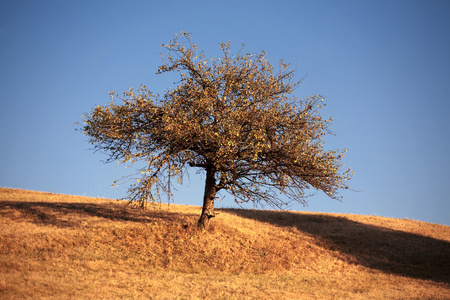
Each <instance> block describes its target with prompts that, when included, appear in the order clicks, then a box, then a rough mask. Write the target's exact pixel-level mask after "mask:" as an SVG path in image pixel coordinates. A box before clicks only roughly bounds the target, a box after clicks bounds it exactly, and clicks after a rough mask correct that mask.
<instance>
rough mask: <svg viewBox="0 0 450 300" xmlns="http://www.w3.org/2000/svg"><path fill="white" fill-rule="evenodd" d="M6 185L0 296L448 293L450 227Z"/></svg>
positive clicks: (0, 191)
mask: <svg viewBox="0 0 450 300" xmlns="http://www.w3.org/2000/svg"><path fill="white" fill-rule="evenodd" d="M199 214H200V207H195V206H185V205H173V204H171V205H170V206H168V205H167V204H163V205H161V206H158V208H157V209H147V210H146V211H142V210H140V209H135V208H132V207H131V206H124V205H123V203H120V202H118V201H115V200H108V199H99V198H87V197H77V196H68V195H59V194H50V193H42V192H32V191H25V190H16V189H6V188H0V298H1V299H20V298H33V299H36V298H54V299H64V298H65V299H67V298H78V299H79V298H95V299H111V298H147V299H201V298H211V299H349V298H350V299H450V227H449V226H443V225H437V224H430V223H424V222H418V221H412V220H400V219H390V218H382V217H375V216H361V215H344V214H323V213H303V212H280V211H257V210H237V209H220V210H219V215H218V216H217V217H216V218H215V219H214V223H213V228H212V230H211V231H209V232H203V233H202V232H199V231H198V230H197V229H196V226H195V223H196V221H197V218H198V216H199Z"/></svg>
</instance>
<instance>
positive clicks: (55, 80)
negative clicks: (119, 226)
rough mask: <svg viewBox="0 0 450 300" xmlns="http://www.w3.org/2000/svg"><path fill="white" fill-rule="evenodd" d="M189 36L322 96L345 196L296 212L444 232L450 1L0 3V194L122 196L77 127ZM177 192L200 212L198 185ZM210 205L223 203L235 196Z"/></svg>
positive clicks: (111, 170)
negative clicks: (267, 65)
mask: <svg viewBox="0 0 450 300" xmlns="http://www.w3.org/2000/svg"><path fill="white" fill-rule="evenodd" d="M180 31H187V32H191V33H192V39H193V41H194V42H195V43H196V44H198V45H199V48H200V49H204V50H205V52H206V55H207V56H213V55H216V56H218V55H220V48H219V46H218V43H219V42H226V41H231V42H232V46H233V45H234V47H233V50H238V49H239V48H240V44H241V43H245V44H246V50H247V51H249V52H259V51H261V50H264V51H266V52H267V53H268V57H269V59H270V61H271V62H272V63H273V64H274V65H277V62H278V60H279V59H284V60H285V61H286V62H290V63H291V64H292V66H293V67H294V68H295V69H296V70H297V76H298V77H297V78H298V79H300V78H302V77H303V76H304V75H305V74H306V73H308V76H307V77H306V78H305V79H304V80H303V84H302V86H301V87H300V88H298V89H297V90H296V96H298V97H300V98H302V97H306V96H309V95H312V94H322V95H324V96H326V101H327V106H326V109H325V110H324V111H323V113H325V114H327V115H330V116H333V117H334V118H335V122H334V124H333V127H332V128H333V130H334V131H336V132H337V134H336V136H335V137H330V138H329V139H327V142H328V144H327V145H326V147H327V148H348V149H349V151H348V153H347V155H346V156H345V157H344V160H345V163H346V166H347V167H350V168H352V169H354V170H355V176H354V177H353V179H352V180H351V181H350V184H351V186H352V187H353V188H354V189H355V190H358V191H359V192H350V191H346V192H343V193H342V194H341V195H342V196H344V199H343V202H338V201H335V200H332V199H329V198H327V197H326V196H325V195H324V194H322V193H318V194H317V195H316V196H314V197H312V198H310V199H309V206H307V207H302V206H301V205H294V206H293V207H292V209H295V210H306V211H320V212H342V213H356V214H368V215H380V216H387V217H396V218H411V219H415V220H421V221H428V222H434V223H440V224H447V225H450V201H449V200H450V196H449V195H450V193H449V185H450V163H449V161H450V160H449V154H450V134H449V129H450V1H447V0H444V1H436V0H431V1H425V0H423V1H413V0H406V1H402V0H397V1H383V0H377V1H361V0H357V1H320V0H319V1H313V0H310V1H262V0H258V1H242V0H238V1H234V0H233V1H206V0H205V1H195V0H192V1H133V0H127V1H111V0H108V1H80V0H77V1H48V0H44V1H13V0H4V1H1V2H0V143H1V144H0V186H3V187H12V188H23V189H31V190H39V191H49V192H50V191H51V192H57V193H67V194H73V195H87V196H102V197H111V198H120V197H122V196H124V195H125V191H126V186H122V187H119V188H111V187H110V185H111V184H112V182H113V181H114V180H115V179H118V178H119V177H121V176H122V175H125V174H128V173H129V172H130V170H129V169H124V168H123V167H122V166H118V165H117V164H114V163H113V164H102V163H101V160H103V159H106V156H104V155H102V154H101V153H95V154H94V153H93V152H92V151H90V150H88V149H89V147H90V145H89V144H88V143H87V138H86V137H85V136H83V135H82V134H81V133H80V132H76V131H75V128H76V125H75V124H74V123H75V122H77V121H80V120H81V116H82V115H83V113H84V112H88V111H90V110H91V108H93V107H94V106H95V105H104V104H107V103H108V102H109V94H108V93H109V91H110V90H115V91H116V92H122V91H124V90H126V89H128V87H130V86H132V87H137V86H138V85H139V83H143V84H145V85H147V87H149V88H150V89H151V90H153V91H155V92H159V93H163V92H164V90H165V89H166V88H168V87H169V86H170V85H171V84H172V81H173V78H169V77H168V76H164V75H161V76H158V75H155V72H156V70H157V67H158V66H159V65H160V64H161V59H160V56H159V53H160V52H161V51H162V48H161V47H160V45H161V43H165V42H167V41H168V40H170V39H171V38H172V37H173V35H174V34H175V33H178V32H180ZM203 179H204V177H203V178H202V177H201V176H200V175H195V171H194V172H192V173H191V179H190V182H186V183H185V185H184V186H183V187H180V189H179V193H176V194H175V203H182V204H194V205H201V201H202V192H203V181H202V180H203ZM224 196H225V198H224V200H223V201H221V202H218V203H217V205H218V206H222V207H231V206H233V202H232V199H231V197H229V196H228V197H227V196H226V195H224Z"/></svg>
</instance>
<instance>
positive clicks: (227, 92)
mask: <svg viewBox="0 0 450 300" xmlns="http://www.w3.org/2000/svg"><path fill="white" fill-rule="evenodd" d="M220 46H221V48H222V51H223V56H222V57H221V58H211V59H207V58H205V55H204V53H203V52H199V51H198V50H197V45H195V44H192V43H191V37H190V34H188V33H184V32H182V33H181V36H177V35H175V38H174V39H173V40H171V41H170V42H169V43H167V44H163V45H162V47H163V48H165V49H166V50H167V56H166V57H164V56H162V58H163V64H162V65H161V66H160V67H159V69H158V74H162V73H166V72H177V73H179V75H180V81H179V82H178V85H177V86H176V87H174V88H171V89H169V90H167V91H166V92H165V94H164V96H163V97H161V96H159V95H155V94H153V93H152V92H150V91H149V90H148V89H147V88H146V87H145V86H143V85H140V87H139V88H138V89H137V91H136V93H135V91H134V90H133V89H132V88H130V89H129V90H128V91H126V92H125V93H124V94H123V96H122V97H120V96H119V95H117V94H114V92H111V102H110V104H109V105H106V106H97V107H95V108H94V109H93V111H92V112H91V113H90V114H85V117H84V126H83V128H82V130H83V132H84V133H85V134H86V135H87V136H89V138H90V143H91V144H93V145H94V149H96V150H101V151H104V152H105V153H107V154H108V155H109V157H108V160H107V161H109V162H110V161H116V160H119V161H120V162H131V163H135V162H138V161H143V162H144V163H145V166H144V167H142V168H141V169H139V173H140V174H141V175H140V176H141V177H140V179H137V180H136V182H135V183H133V184H132V185H131V186H130V189H129V195H130V199H131V200H138V201H141V203H142V204H144V203H146V202H148V201H150V202H152V201H156V200H159V201H160V199H161V198H160V196H161V194H167V195H168V196H169V197H170V196H171V189H172V187H173V180H174V179H178V181H180V182H182V179H183V175H184V174H185V173H186V172H187V170H188V169H189V168H198V170H200V171H203V172H204V173H205V174H206V180H205V192H204V197H203V210H202V213H201V216H200V219H199V221H198V224H199V227H201V228H207V227H208V224H209V221H210V218H212V217H214V216H215V213H214V199H215V198H216V194H217V192H218V191H221V190H226V191H227V192H228V193H229V194H231V195H232V196H233V197H234V199H235V201H236V202H237V203H243V202H247V201H253V202H254V203H256V204H261V203H268V204H269V205H271V206H272V207H284V205H285V204H287V203H288V202H290V201H292V200H294V201H298V202H300V203H303V204H305V198H306V195H305V191H306V190H310V189H313V190H321V191H323V192H324V193H326V194H327V195H328V196H329V197H331V198H335V199H338V196H337V192H338V190H339V189H341V188H348V186H347V185H346V180H348V179H350V177H351V175H352V173H353V172H352V171H351V170H347V171H345V172H341V170H340V169H341V167H342V165H343V163H342V162H341V158H342V156H343V154H344V152H345V151H338V150H328V151H326V150H324V148H323V145H324V143H323V141H322V137H323V136H325V135H327V134H332V132H331V131H330V130H329V125H330V124H331V121H332V119H331V118H330V119H329V120H324V119H323V118H322V117H321V116H320V108H321V107H322V106H323V103H322V102H323V101H324V99H323V98H322V97H321V96H318V95H313V96H312V97H308V98H306V99H297V98H296V97H295V96H293V92H294V89H295V88H296V87H297V86H299V85H300V82H301V81H294V80H293V79H294V73H293V71H292V70H289V65H287V64H285V63H284V62H283V61H282V60H281V61H280V63H279V69H278V71H277V72H274V68H273V66H272V65H271V64H270V63H269V62H268V61H267V59H266V54H265V52H261V53H260V54H251V53H246V54H243V48H242V49H241V50H240V51H239V52H238V53H237V54H236V55H232V54H231V53H230V43H221V44H220ZM115 99H119V100H120V102H121V103H120V104H119V103H116V102H115V101H114V100H115ZM280 193H281V194H284V195H286V196H287V197H286V199H288V200H282V199H280V198H279V194H280Z"/></svg>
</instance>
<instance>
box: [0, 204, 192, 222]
mask: <svg viewBox="0 0 450 300" xmlns="http://www.w3.org/2000/svg"><path fill="white" fill-rule="evenodd" d="M13 211H18V212H20V214H19V215H18V216H16V217H14V214H13V213H12V212H13ZM0 216H5V217H8V218H10V219H26V220H28V221H30V222H33V223H35V224H43V225H53V226H56V227H60V228H64V227H78V226H80V225H81V223H82V222H83V221H86V217H98V218H103V219H107V220H111V221H131V222H139V223H153V222H161V221H170V222H177V221H180V222H181V221H185V219H186V218H189V217H192V216H194V215H193V214H179V213H176V212H169V211H167V210H159V209H146V210H142V209H137V208H136V209H132V208H129V207H126V206H125V205H124V204H107V203H106V204H96V203H65V202H54V203H53V202H23V201H0ZM87 221H89V220H87Z"/></svg>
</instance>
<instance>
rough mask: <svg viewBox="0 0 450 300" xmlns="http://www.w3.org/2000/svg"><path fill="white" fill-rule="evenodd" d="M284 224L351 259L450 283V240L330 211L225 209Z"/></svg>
mask: <svg viewBox="0 0 450 300" xmlns="http://www.w3.org/2000/svg"><path fill="white" fill-rule="evenodd" d="M221 210H222V211H225V212H228V213H232V214H236V215H238V216H241V217H245V218H249V219H253V220H257V221H260V222H267V223H270V224H273V225H276V226H281V227H296V228H297V229H298V230H300V231H302V232H305V233H307V234H309V235H312V236H315V237H316V240H317V241H318V244H319V245H320V246H321V247H323V248H325V249H329V250H332V251H337V252H338V253H339V254H338V256H339V257H340V258H341V259H344V260H346V261H348V262H350V263H354V264H359V265H362V266H365V267H368V268H371V269H376V270H380V271H383V272H386V273H392V274H397V275H401V276H406V277H412V278H417V279H426V280H433V281H436V282H443V283H447V284H448V283H450V243H449V242H447V241H443V240H439V239H435V238H431V237H427V236H422V235H418V234H413V233H408V232H404V231H399V230H393V229H389V228H384V227H379V226H373V225H368V224H363V223H359V222H356V221H352V220H349V219H347V218H345V217H337V216H329V215H309V214H308V215H305V214H299V213H293V212H286V211H257V210H242V209H221Z"/></svg>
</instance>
